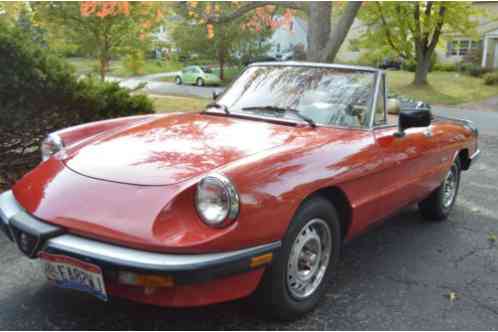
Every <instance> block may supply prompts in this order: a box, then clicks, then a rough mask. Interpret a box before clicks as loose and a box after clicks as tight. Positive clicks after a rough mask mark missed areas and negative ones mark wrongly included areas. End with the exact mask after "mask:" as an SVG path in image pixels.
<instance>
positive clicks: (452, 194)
mask: <svg viewBox="0 0 498 332" xmlns="http://www.w3.org/2000/svg"><path fill="white" fill-rule="evenodd" d="M460 170H461V167H460V160H459V159H458V158H456V159H455V161H454V163H453V165H451V168H450V170H449V171H448V173H447V174H446V176H445V178H444V181H443V183H442V184H441V185H440V186H439V187H438V188H437V189H436V190H434V191H433V192H432V194H431V195H430V196H429V197H427V198H426V199H425V200H423V201H422V202H420V203H419V209H420V213H421V214H422V216H423V217H424V218H425V219H428V220H435V221H439V220H445V219H446V218H448V215H449V214H450V212H451V208H452V207H453V205H454V204H455V201H456V197H457V194H458V188H459V186H460Z"/></svg>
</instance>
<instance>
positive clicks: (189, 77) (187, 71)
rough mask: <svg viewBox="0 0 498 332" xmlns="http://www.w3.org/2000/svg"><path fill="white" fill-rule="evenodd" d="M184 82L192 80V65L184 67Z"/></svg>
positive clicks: (189, 82)
mask: <svg viewBox="0 0 498 332" xmlns="http://www.w3.org/2000/svg"><path fill="white" fill-rule="evenodd" d="M184 81H185V83H187V84H192V82H193V67H187V68H185V80H184Z"/></svg>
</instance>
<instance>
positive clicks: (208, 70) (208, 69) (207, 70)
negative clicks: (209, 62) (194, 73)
mask: <svg viewBox="0 0 498 332" xmlns="http://www.w3.org/2000/svg"><path fill="white" fill-rule="evenodd" d="M201 70H202V71H203V72H205V73H207V74H211V73H212V72H213V71H212V70H211V69H210V68H209V67H201Z"/></svg>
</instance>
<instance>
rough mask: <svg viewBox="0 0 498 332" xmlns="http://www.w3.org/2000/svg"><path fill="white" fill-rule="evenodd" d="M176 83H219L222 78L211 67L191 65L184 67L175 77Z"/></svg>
mask: <svg viewBox="0 0 498 332" xmlns="http://www.w3.org/2000/svg"><path fill="white" fill-rule="evenodd" d="M175 82H176V84H178V85H179V84H195V85H197V86H204V85H219V84H221V80H220V78H219V77H218V75H216V74H215V73H214V72H213V71H212V70H211V69H209V68H208V67H201V66H189V67H185V68H183V69H182V71H181V72H180V74H179V75H178V76H176V78H175Z"/></svg>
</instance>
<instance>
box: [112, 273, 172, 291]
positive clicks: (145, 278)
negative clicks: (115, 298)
mask: <svg viewBox="0 0 498 332" xmlns="http://www.w3.org/2000/svg"><path fill="white" fill-rule="evenodd" d="M118 282H119V283H120V284H123V285H131V286H141V287H145V288H160V287H173V286H174V285H175V280H174V279H173V277H171V276H161V275H150V274H139V273H134V272H123V271H122V272H119V274H118Z"/></svg>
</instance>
